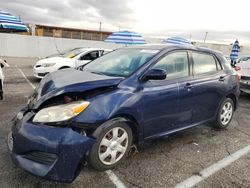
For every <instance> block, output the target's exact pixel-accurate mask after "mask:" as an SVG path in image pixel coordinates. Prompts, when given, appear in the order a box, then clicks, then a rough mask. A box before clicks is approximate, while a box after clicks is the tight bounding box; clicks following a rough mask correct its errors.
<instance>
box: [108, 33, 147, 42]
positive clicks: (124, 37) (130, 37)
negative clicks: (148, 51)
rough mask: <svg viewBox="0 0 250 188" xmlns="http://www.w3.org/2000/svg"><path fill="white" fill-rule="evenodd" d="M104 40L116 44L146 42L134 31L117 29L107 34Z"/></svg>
mask: <svg viewBox="0 0 250 188" xmlns="http://www.w3.org/2000/svg"><path fill="white" fill-rule="evenodd" d="M105 42H111V43H116V44H126V45H127V44H146V41H145V39H144V38H143V37H142V36H141V35H139V34H138V33H136V32H132V31H118V32H114V33H112V34H111V35H109V36H108V37H107V38H106V39H105Z"/></svg>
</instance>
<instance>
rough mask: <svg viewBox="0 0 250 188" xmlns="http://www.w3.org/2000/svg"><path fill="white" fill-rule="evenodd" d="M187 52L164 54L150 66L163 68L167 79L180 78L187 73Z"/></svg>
mask: <svg viewBox="0 0 250 188" xmlns="http://www.w3.org/2000/svg"><path fill="white" fill-rule="evenodd" d="M188 67H189V66H188V56H187V52H185V51H179V52H173V53H171V54H168V55H166V56H165V57H164V58H162V59H161V60H159V61H158V62H157V63H156V64H155V65H154V66H153V67H152V68H157V69H164V70H166V71H167V78H166V79H167V80H169V79H176V78H182V77H186V76H188V75H189V68H188Z"/></svg>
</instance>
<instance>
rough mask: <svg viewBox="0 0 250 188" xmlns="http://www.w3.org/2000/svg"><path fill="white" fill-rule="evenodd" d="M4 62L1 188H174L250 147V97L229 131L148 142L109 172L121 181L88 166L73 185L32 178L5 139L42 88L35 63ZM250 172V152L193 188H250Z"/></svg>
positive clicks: (202, 130) (204, 129) (200, 130)
mask: <svg viewBox="0 0 250 188" xmlns="http://www.w3.org/2000/svg"><path fill="white" fill-rule="evenodd" d="M6 59H7V61H8V63H9V64H10V67H9V68H6V69H4V73H5V76H6V80H5V85H4V89H5V93H4V100H3V101H0V169H1V170H0V187H3V188H5V187H117V185H118V187H122V185H124V186H125V187H175V186H176V185H177V184H178V183H181V182H183V181H185V180H186V179H187V178H190V177H192V176H200V172H201V171H202V170H203V169H206V168H208V167H209V166H211V165H214V164H215V163H217V162H218V161H221V160H222V159H225V158H227V157H228V156H233V155H234V153H235V152H237V151H239V150H241V149H242V148H246V147H248V146H249V145H250V116H249V114H250V95H242V96H241V97H240V101H239V107H238V110H237V111H236V113H235V115H234V118H233V120H232V122H231V126H230V127H229V128H228V129H227V130H223V131H218V130H215V129H213V128H212V127H210V126H208V125H204V126H200V127H196V128H192V129H189V130H186V131H183V132H181V133H176V134H173V135H171V136H169V137H168V138H164V139H159V140H155V141H153V142H150V143H147V144H145V145H144V146H142V147H139V148H138V153H134V154H133V155H131V156H129V157H128V158H127V159H126V160H125V161H124V162H123V163H122V164H121V165H120V166H118V167H117V168H115V169H113V170H112V171H111V172H112V173H113V174H114V175H115V176H116V177H117V178H118V180H117V179H114V177H112V176H110V175H109V173H105V172H97V171H95V170H93V169H91V168H90V167H86V168H84V169H83V170H82V171H81V173H80V175H79V176H78V177H77V178H76V179H75V181H74V182H73V183H71V184H61V183H55V182H49V181H46V180H43V179H40V178H37V177H34V176H32V175H30V174H28V173H26V172H24V171H23V170H21V169H19V168H18V167H15V166H14V165H13V164H12V162H11V160H10V158H9V155H8V150H7V145H6V137H7V134H8V132H9V131H10V128H11V119H12V117H13V116H14V115H15V114H16V112H18V110H19V109H20V108H21V107H22V106H24V105H25V104H26V103H27V98H28V96H29V95H30V94H31V92H32V90H33V89H32V87H31V85H32V84H33V85H34V86H36V85H37V84H38V83H39V80H38V79H35V78H34V77H33V75H32V65H33V64H34V63H35V59H28V58H6ZM22 73H24V75H25V76H26V77H27V79H28V80H29V81H30V82H31V84H29V83H28V82H27V80H26V79H25V77H24V75H23V74H22ZM249 167H250V153H249V152H246V153H245V154H244V155H242V157H240V158H239V159H237V160H235V161H234V162H232V163H230V164H229V165H228V166H222V167H221V168H220V169H218V170H217V171H216V172H215V173H211V176H209V177H205V178H202V181H200V182H199V183H197V184H196V185H195V187H250V168H249ZM117 182H118V183H117ZM119 183H122V185H121V184H119Z"/></svg>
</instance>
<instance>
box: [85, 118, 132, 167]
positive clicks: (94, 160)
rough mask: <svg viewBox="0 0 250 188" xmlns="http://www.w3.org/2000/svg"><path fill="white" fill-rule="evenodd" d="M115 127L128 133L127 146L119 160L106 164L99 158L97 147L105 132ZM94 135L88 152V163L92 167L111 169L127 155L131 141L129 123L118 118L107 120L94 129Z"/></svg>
mask: <svg viewBox="0 0 250 188" xmlns="http://www.w3.org/2000/svg"><path fill="white" fill-rule="evenodd" d="M116 127H117V128H122V129H123V130H125V131H126V133H127V135H128V139H127V148H126V151H125V152H124V154H123V156H122V157H121V158H120V159H119V161H117V162H115V163H114V164H110V165H107V164H104V163H103V162H102V161H101V160H100V158H99V147H100V144H101V141H102V139H103V138H104V136H105V135H106V134H107V133H109V132H111V131H112V130H113V129H114V128H116ZM95 134H96V135H95ZM94 135H95V138H96V143H95V144H94V145H93V146H92V148H91V150H90V152H89V155H88V163H89V164H90V165H91V166H92V167H93V168H94V169H96V170H99V171H104V170H108V169H111V168H114V167H115V166H117V165H118V164H119V163H120V162H121V161H122V160H123V159H124V158H126V156H127V155H128V152H129V150H130V148H131V144H132V141H133V133H132V130H131V128H130V127H129V125H128V124H127V123H126V122H124V121H121V120H120V119H119V118H116V119H113V120H110V121H107V122H106V123H104V124H102V125H101V126H100V127H98V129H97V130H96V131H95V133H94ZM116 156H117V154H116ZM110 157H111V155H110Z"/></svg>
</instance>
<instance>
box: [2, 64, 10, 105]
mask: <svg viewBox="0 0 250 188" xmlns="http://www.w3.org/2000/svg"><path fill="white" fill-rule="evenodd" d="M4 67H9V65H8V64H7V62H6V61H5V60H2V59H0V100H3V81H4V74H3V70H2V68H4Z"/></svg>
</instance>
